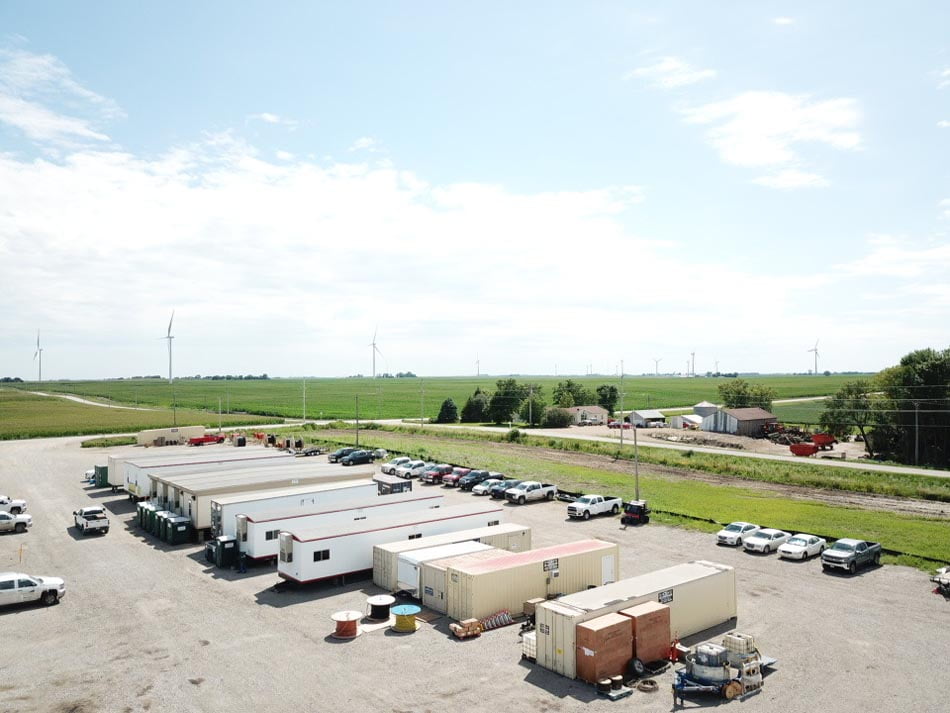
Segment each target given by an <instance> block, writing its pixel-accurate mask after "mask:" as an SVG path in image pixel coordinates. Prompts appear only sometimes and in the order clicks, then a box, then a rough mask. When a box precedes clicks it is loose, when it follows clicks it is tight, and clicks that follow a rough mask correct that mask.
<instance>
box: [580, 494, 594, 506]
mask: <svg viewBox="0 0 950 713" xmlns="http://www.w3.org/2000/svg"><path fill="white" fill-rule="evenodd" d="M592 499H593V498H591V497H590V496H589V495H585V496H584V497H581V498H578V499H577V502H579V503H582V504H584V505H586V504H587V503H589V502H590V501H591V500H592Z"/></svg>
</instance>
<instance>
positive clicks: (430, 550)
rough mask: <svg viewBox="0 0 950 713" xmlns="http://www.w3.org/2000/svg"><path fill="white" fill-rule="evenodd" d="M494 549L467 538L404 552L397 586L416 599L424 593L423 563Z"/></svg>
mask: <svg viewBox="0 0 950 713" xmlns="http://www.w3.org/2000/svg"><path fill="white" fill-rule="evenodd" d="M493 549H495V548H494V547H492V546H491V545H485V544H482V543H481V542H475V541H474V540H466V541H465V542H456V543H455V544H452V545H439V546H438V547H426V548H425V549H422V550H413V551H412V552H403V553H402V554H401V555H399V563H398V564H397V566H396V572H397V575H396V588H397V589H398V590H399V591H400V592H407V593H408V594H410V595H411V596H413V597H415V598H416V599H420V598H421V595H422V581H421V580H422V576H421V575H422V565H423V564H424V563H425V562H429V561H431V560H438V559H444V558H446V557H458V556H459V555H468V554H471V553H472V552H481V551H483V550H493Z"/></svg>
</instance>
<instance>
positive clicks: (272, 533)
mask: <svg viewBox="0 0 950 713" xmlns="http://www.w3.org/2000/svg"><path fill="white" fill-rule="evenodd" d="M278 535H280V530H268V531H267V532H265V533H264V539H265V540H276V539H277V537H278ZM244 541H245V542H247V535H246V534H245V535H244Z"/></svg>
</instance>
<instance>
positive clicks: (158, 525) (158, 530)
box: [149, 510, 174, 538]
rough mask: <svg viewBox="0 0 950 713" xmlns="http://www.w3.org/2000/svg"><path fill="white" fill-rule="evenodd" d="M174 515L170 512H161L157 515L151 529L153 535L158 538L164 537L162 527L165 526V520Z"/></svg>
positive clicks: (153, 519)
mask: <svg viewBox="0 0 950 713" xmlns="http://www.w3.org/2000/svg"><path fill="white" fill-rule="evenodd" d="M171 515H174V513H172V512H171V511H170V510H159V511H158V512H157V513H155V516H154V517H153V518H152V527H151V528H150V529H149V532H151V533H152V534H153V535H155V536H156V537H158V538H161V536H162V527H163V526H164V524H165V519H166V518H168V517H170V516H171Z"/></svg>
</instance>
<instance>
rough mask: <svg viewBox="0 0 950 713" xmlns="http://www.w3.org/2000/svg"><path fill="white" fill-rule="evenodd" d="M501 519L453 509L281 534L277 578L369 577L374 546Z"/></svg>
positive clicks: (497, 511)
mask: <svg viewBox="0 0 950 713" xmlns="http://www.w3.org/2000/svg"><path fill="white" fill-rule="evenodd" d="M504 517H505V511H504V509H503V508H500V507H492V506H491V505H487V504H486V505H477V504H476V505H453V506H451V507H445V508H438V509H437V510H430V511H427V512H425V513H410V514H407V515H399V516H397V517H393V518H381V519H379V520H370V521H366V522H362V523H355V524H352V525H349V526H347V527H331V528H323V529H320V530H301V531H298V532H281V533H280V541H279V547H280V549H279V558H278V562H277V574H278V575H280V576H281V577H283V578H284V579H289V580H291V581H294V582H301V583H303V582H315V581H317V580H321V579H328V578H331V577H341V576H345V575H348V574H352V573H354V572H363V571H367V570H370V569H372V568H373V545H380V544H384V543H386V542H393V541H396V540H416V539H422V538H423V537H426V536H428V535H438V534H441V533H443V532H456V531H460V530H471V529H473V528H476V527H492V526H494V525H498V524H500V523H501V521H502V520H503V519H504Z"/></svg>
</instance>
